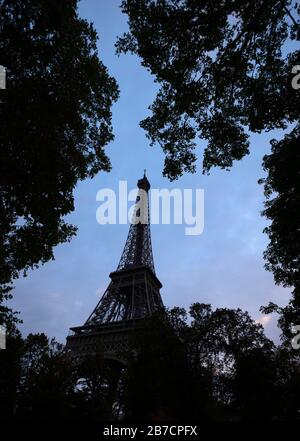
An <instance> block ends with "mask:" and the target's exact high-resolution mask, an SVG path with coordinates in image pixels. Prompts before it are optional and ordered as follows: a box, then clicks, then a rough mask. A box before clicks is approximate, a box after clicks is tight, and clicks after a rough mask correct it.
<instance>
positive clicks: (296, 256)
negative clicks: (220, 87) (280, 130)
mask: <svg viewBox="0 0 300 441" xmlns="http://www.w3.org/2000/svg"><path fill="white" fill-rule="evenodd" d="M299 142H300V126H298V127H297V128H296V129H294V130H292V132H291V133H290V134H288V135H286V136H285V137H284V138H283V139H282V140H281V141H279V142H277V141H273V142H272V153H271V154H270V155H266V156H265V157H264V163H263V164H264V169H265V170H266V171H267V172H268V176H267V178H266V179H263V180H261V182H263V183H264V187H265V195H266V198H267V201H266V203H265V211H264V214H265V216H266V217H267V218H268V219H269V220H270V221H271V224H270V225H269V226H268V227H267V228H266V229H265V231H266V232H267V234H268V235H269V238H270V243H269V245H268V247H267V250H266V252H265V259H266V268H267V269H268V270H270V271H272V272H273V274H274V278H275V282H276V283H277V284H282V285H283V286H286V287H293V292H292V298H291V300H290V302H289V304H288V305H287V306H286V307H284V308H280V307H278V306H277V305H275V304H274V303H270V304H269V305H268V306H267V307H265V308H262V310H263V311H264V312H266V313H271V312H278V313H279V314H280V319H279V324H280V327H281V329H282V338H283V339H284V341H285V342H286V343H287V344H289V345H290V342H291V338H292V331H291V324H294V325H296V324H298V325H299V324H300V321H299V320H300V228H299V226H300V196H299V195H300V152H299ZM274 195H275V196H274Z"/></svg>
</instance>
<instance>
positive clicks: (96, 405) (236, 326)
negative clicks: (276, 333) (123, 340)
mask: <svg viewBox="0 0 300 441" xmlns="http://www.w3.org/2000/svg"><path fill="white" fill-rule="evenodd" d="M131 345H132V351H129V352H127V354H126V355H127V366H123V367H122V366H121V365H120V364H118V363H116V361H112V360H110V361H109V360H105V359H104V357H103V352H102V349H101V347H98V348H97V352H96V353H95V354H90V355H88V356H83V355H81V357H80V358H78V357H73V356H70V353H69V352H68V351H67V350H65V349H64V348H63V347H62V345H60V344H58V343H57V342H56V341H55V340H54V339H52V340H50V339H49V338H48V337H46V335H45V334H30V335H28V337H27V338H25V339H23V338H22V337H21V335H20V333H18V331H17V330H16V329H14V330H11V331H10V333H9V335H8V344H7V349H6V350H5V351H0V410H1V413H0V419H8V418H10V419H15V420H18V419H22V420H47V421H53V420H55V421H57V420H72V421H77V420H78V419H80V420H81V421H82V420H87V421H108V420H115V419H116V418H120V417H122V418H125V419H126V420H127V421H130V420H131V421H137V420H140V421H178V420H179V421H182V419H184V418H187V419H188V420H195V421H211V420H232V419H234V420H237V419H238V420H259V419H260V420H268V419H269V420H270V419H273V420H274V419H275V420H276V419H280V420H282V419H284V420H287V419H295V420H297V419H299V412H298V409H299V405H300V401H299V397H300V395H299V390H300V374H299V357H295V354H294V353H292V352H291V351H290V349H289V348H288V347H284V346H278V347H276V346H275V345H274V343H272V342H271V341H270V340H269V339H268V338H267V337H266V336H265V335H264V332H263V328H262V326H261V325H260V324H258V323H255V322H254V321H253V320H251V318H250V316H249V314H248V313H247V312H243V311H241V310H240V309H228V308H217V309H215V310H213V308H212V307H211V305H207V304H200V303H196V304H193V305H192V306H191V308H190V310H189V313H187V312H186V311H185V310H184V309H182V308H173V309H171V310H167V311H164V310H163V311H160V312H157V313H156V314H154V315H153V316H152V317H149V318H148V319H145V320H143V321H141V323H140V326H139V327H138V328H136V332H135V334H134V335H133V338H132V340H131ZM120 410H121V411H120Z"/></svg>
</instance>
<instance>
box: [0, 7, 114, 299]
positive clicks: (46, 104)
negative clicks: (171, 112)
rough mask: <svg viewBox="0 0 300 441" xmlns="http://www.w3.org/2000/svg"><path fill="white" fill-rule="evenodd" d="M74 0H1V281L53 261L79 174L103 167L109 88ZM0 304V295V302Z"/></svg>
mask: <svg viewBox="0 0 300 441" xmlns="http://www.w3.org/2000/svg"><path fill="white" fill-rule="evenodd" d="M77 3H78V2H77V0H66V1H63V2H61V1H59V0H25V1H24V0H1V1H0V16H1V21H0V64H1V65H3V66H5V67H6V75H7V79H6V89H4V90H2V89H1V90H0V284H1V286H2V296H3V295H6V294H7V292H8V291H9V286H10V285H9V284H10V282H11V281H12V280H13V279H15V278H16V277H18V275H19V273H20V272H21V271H26V270H28V269H29V268H34V267H36V266H37V265H38V264H40V263H44V262H46V261H48V260H49V259H52V258H53V247H54V246H55V245H57V244H59V243H62V242H66V241H69V240H70V239H71V237H72V236H73V235H74V234H75V233H76V227H75V226H73V225H70V224H67V223H66V222H65V221H64V216H65V215H66V214H68V213H70V212H71V211H72V210H73V209H74V199H73V190H74V187H75V185H76V183H77V182H78V181H79V180H83V179H85V178H88V177H93V176H94V175H95V174H96V173H97V172H99V171H100V170H105V171H109V170H110V162H109V159H108V157H107V156H106V154H105V150H104V148H105V145H106V144H107V143H109V142H110V141H111V140H112V139H113V134H112V126H111V106H112V104H113V102H114V101H115V100H116V99H117V98H118V87H117V84H116V81H115V79H114V78H112V77H111V76H110V75H109V73H108V71H107V68H106V67H105V66H104V64H103V63H102V61H101V60H100V59H99V55H98V52H97V47H96V43H97V34H96V31H95V29H94V27H93V25H92V24H90V23H88V22H87V21H86V20H83V19H81V18H80V17H79V16H78V12H77ZM0 300H1V298H0Z"/></svg>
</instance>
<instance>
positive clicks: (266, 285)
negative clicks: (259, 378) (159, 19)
mask: <svg viewBox="0 0 300 441" xmlns="http://www.w3.org/2000/svg"><path fill="white" fill-rule="evenodd" d="M119 3H120V1H119V0H100V1H99V0H97V1H96V0H83V1H81V3H80V14H81V15H82V16H83V17H85V18H87V19H88V20H89V21H92V22H93V23H94V25H95V28H96V30H97V32H98V34H99V42H98V46H99V55H100V58H101V59H102V60H103V62H104V64H105V65H106V66H107V67H108V69H109V72H110V74H111V75H112V76H114V77H115V78H116V80H117V82H118V84H119V87H120V92H121V94H120V99H119V100H118V102H117V103H116V104H115V105H114V107H113V127H114V134H115V140H114V141H113V142H112V143H111V144H110V145H109V146H108V147H107V154H108V155H109V157H110V158H111V162H112V166H113V169H112V171H111V172H110V173H100V174H99V175H98V176H96V177H95V178H94V179H93V180H87V181H84V182H81V183H79V185H78V186H77V188H76V190H75V211H74V213H72V214H71V215H70V216H68V219H67V220H68V221H69V222H71V223H73V224H75V225H77V226H78V234H77V236H76V237H75V238H74V239H73V240H72V242H71V243H68V244H63V245H60V246H58V247H57V248H56V249H55V260H54V261H51V262H48V263H47V264H46V265H44V266H43V267H41V268H39V269H37V270H34V271H33V272H30V273H29V275H28V276H27V277H26V278H21V279H20V280H18V281H17V282H16V283H15V290H14V298H13V300H12V301H11V302H10V304H11V305H12V306H13V308H14V309H16V310H18V311H21V318H22V319H23V324H22V325H21V329H22V331H23V332H24V334H25V335H26V334H27V333H29V332H46V333H47V334H48V335H49V336H55V337H56V338H57V339H58V340H59V341H62V342H63V341H64V340H65V337H66V335H67V333H68V329H69V327H71V326H76V325H81V324H83V322H84V321H85V320H86V318H87V317H88V316H89V314H90V313H91V311H92V309H93V308H94V307H95V305H96V303H97V302H98V300H99V297H100V296H101V295H102V293H103V292H104V290H105V288H106V286H107V285H108V283H109V273H110V272H111V271H113V270H115V269H116V267H117V264H118V262H119V258H120V256H121V252H122V249H123V246H124V244H125V240H126V237H127V232H128V228H129V226H128V225H99V224H98V223H97V222H96V210H97V208H98V206H99V202H97V201H96V193H97V191H98V190H99V189H101V188H104V187H109V188H112V189H117V188H118V183H119V180H127V181H128V187H129V189H132V188H134V187H135V184H136V181H137V179H138V178H140V177H141V176H142V174H143V170H144V168H146V169H147V175H148V179H149V180H150V182H151V185H152V187H154V188H169V189H172V188H192V189H196V188H203V189H204V191H205V226H204V232H203V234H202V235H200V236H186V235H185V234H184V226H182V225H153V226H152V244H153V253H154V260H155V266H156V273H157V276H158V277H159V279H160V280H161V282H162V284H163V288H162V291H161V293H162V297H163V300H164V303H165V305H166V306H169V307H172V306H174V305H176V306H183V307H188V306H189V305H190V304H191V303H193V302H204V303H211V304H212V305H213V306H214V307H230V308H236V307H240V308H242V309H244V310H247V311H249V313H250V314H251V316H252V317H253V318H254V319H261V318H262V315H261V314H260V312H259V307H260V306H261V305H264V304H266V303H268V302H269V301H270V300H271V301H273V302H275V303H279V304H282V305H283V304H286V303H287V302H288V299H289V290H286V289H283V288H281V287H278V286H275V284H274V281H273V277H272V274H271V273H268V272H266V271H265V270H264V267H263V266H264V262H263V258H262V254H263V251H264V249H265V248H266V246H267V243H268V238H267V236H266V235H264V234H263V232H262V231H263V229H264V227H265V226H266V225H267V221H266V220H265V219H264V218H263V217H261V215H260V212H261V210H262V209H263V200H264V197H263V188H262V186H261V185H258V183H257V180H258V179H259V178H261V177H263V176H264V174H263V171H262V167H261V162H262V157H263V155H264V154H266V153H267V152H269V140H270V139H272V138H274V137H275V138H281V137H282V133H281V132H279V131H273V132H270V133H268V134H261V135H253V136H251V154H250V155H249V156H248V157H246V158H244V159H243V160H242V161H240V162H238V163H235V164H234V167H233V168H232V169H231V171H230V172H226V171H222V170H218V169H215V170H213V171H212V172H211V174H210V176H204V175H202V174H201V162H202V152H203V142H201V141H199V148H198V172H197V173H196V174H194V175H185V176H184V177H182V178H181V179H179V180H178V181H175V182H172V183H170V182H169V181H168V180H167V179H166V178H163V177H162V168H163V160H164V157H163V154H162V151H161V149H160V148H159V147H149V141H148V140H147V138H146V136H145V132H144V131H143V130H142V129H141V128H140V127H139V121H140V120H141V119H143V118H144V117H145V116H146V115H148V114H149V111H148V110H147V108H148V106H149V105H150V104H151V103H152V101H153V99H154V97H155V93H156V90H157V84H155V83H154V81H153V77H152V76H151V75H150V74H149V73H148V72H147V71H146V70H145V69H144V68H143V67H142V66H141V65H140V61H139V59H138V58H137V57H135V56H131V55H123V56H121V57H117V56H116V55H115V49H114V43H115V41H116V38H117V36H118V35H121V34H122V33H123V32H124V31H126V29H127V23H126V16H125V15H123V14H122V13H121V10H120V8H119ZM264 325H265V330H266V334H267V335H268V336H270V337H273V338H275V339H277V338H278V334H279V332H278V329H277V328H276V318H275V317H273V318H271V319H270V320H269V319H267V320H266V319H264Z"/></svg>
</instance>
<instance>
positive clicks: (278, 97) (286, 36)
mask: <svg viewBox="0 0 300 441" xmlns="http://www.w3.org/2000/svg"><path fill="white" fill-rule="evenodd" d="M122 10H123V12H124V13H126V14H127V15H128V18H129V21H128V23H129V32H128V33H126V34H124V35H123V36H122V37H121V38H119V40H118V42H117V45H116V46H117V52H118V53H121V52H124V53H126V52H128V51H130V52H132V53H135V54H137V55H138V56H140V57H141V60H142V61H141V62H142V65H143V66H145V67H146V68H147V69H148V70H150V72H151V73H152V74H153V75H154V76H155V80H156V81H157V82H158V83H159V84H160V86H161V87H160V89H159V91H158V93H157V96H156V99H155V101H154V103H153V104H152V105H151V107H150V110H151V115H150V116H149V117H147V118H146V119H144V120H143V121H142V122H141V126H142V127H143V128H144V129H145V130H146V131H147V136H148V137H149V139H150V140H151V143H152V144H153V143H155V142H157V143H159V144H160V145H161V147H162V149H163V151H164V153H165V155H166V158H165V166H164V175H166V176H168V177H169V178H170V179H171V180H172V179H176V178H178V177H179V176H181V175H182V174H183V172H186V171H189V172H195V161H196V159H197V158H196V154H195V146H196V141H195V140H196V137H197V136H199V137H200V138H201V139H203V140H205V141H206V142H207V145H206V146H205V148H204V159H203V171H204V172H206V173H208V172H209V171H210V169H211V167H213V166H218V167H221V168H225V169H229V168H230V167H231V166H232V164H233V161H234V160H240V159H241V158H243V157H244V156H245V155H247V154H248V153H249V142H248V137H249V132H258V133H260V132H261V131H263V130H267V131H269V130H272V129H275V128H283V129H288V130H289V131H290V133H289V134H287V135H286V137H285V138H284V139H283V140H281V141H273V143H272V153H271V155H267V156H266V157H265V158H264V164H263V166H264V169H265V170H266V171H267V173H268V176H267V178H266V179H265V180H263V181H262V182H265V192H266V196H267V198H268V200H267V202H266V209H265V212H264V214H265V215H266V216H267V218H268V219H270V220H271V222H272V223H271V225H270V227H268V228H267V229H266V230H265V231H266V233H267V234H268V235H269V238H270V244H269V246H268V249H267V251H266V253H265V259H266V268H267V269H269V270H271V271H273V273H274V277H275V281H276V283H283V284H284V285H285V286H292V287H294V300H293V304H291V305H290V306H291V307H292V308H295V309H294V312H295V315H298V314H299V304H300V287H299V255H300V253H299V247H300V237H299V214H298V213H299V212H300V199H299V196H298V194H299V181H300V180H299V177H300V174H299V173H300V166H299V165H300V163H299V152H298V148H297V147H296V146H297V145H298V144H299V130H300V126H299V104H298V103H299V94H300V88H299V87H298V86H297V85H296V87H292V80H293V72H294V75H295V66H299V59H300V58H299V57H300V51H299V50H293V47H294V46H293V45H290V46H289V43H290V42H293V41H295V40H299V39H300V21H299V13H300V4H299V2H295V1H293V0H271V1H267V2H266V1H264V0H259V1H255V2H253V1H251V0H246V1H245V0H222V1H219V2H211V1H208V0H201V1H194V0H124V1H123V2H122ZM296 71H297V69H296ZM294 80H295V78H294ZM293 83H295V81H293ZM297 84H298V83H297ZM286 170H288V172H287V171H286ZM271 198H273V199H271ZM296 297H297V300H295V299H296ZM297 305H298V306H297ZM297 308H298V309H297ZM298 316H299V315H298ZM283 320H285V319H284V318H283Z"/></svg>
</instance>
